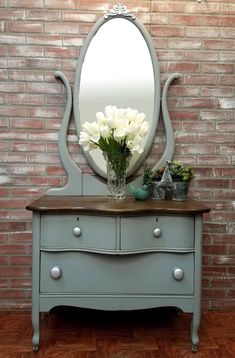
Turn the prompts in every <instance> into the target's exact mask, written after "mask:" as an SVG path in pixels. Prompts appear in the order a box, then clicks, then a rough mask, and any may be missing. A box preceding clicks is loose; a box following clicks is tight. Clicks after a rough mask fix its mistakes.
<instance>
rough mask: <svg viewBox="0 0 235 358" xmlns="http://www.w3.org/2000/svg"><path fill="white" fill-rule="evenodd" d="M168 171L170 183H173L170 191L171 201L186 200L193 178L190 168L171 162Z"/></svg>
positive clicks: (177, 161)
mask: <svg viewBox="0 0 235 358" xmlns="http://www.w3.org/2000/svg"><path fill="white" fill-rule="evenodd" d="M169 170H170V174H171V178H172V182H173V183H174V186H173V188H172V189H171V193H172V200H177V201H184V200H186V199H187V195H188V188H189V183H190V182H191V180H192V179H193V178H194V172H193V170H192V168H191V167H188V166H186V165H184V164H183V163H182V162H181V161H179V160H173V161H172V162H170V163H169Z"/></svg>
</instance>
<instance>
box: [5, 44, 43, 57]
mask: <svg viewBox="0 0 235 358" xmlns="http://www.w3.org/2000/svg"><path fill="white" fill-rule="evenodd" d="M9 56H22V57H43V56H44V50H43V47H42V46H41V47H40V46H11V47H10V48H9Z"/></svg>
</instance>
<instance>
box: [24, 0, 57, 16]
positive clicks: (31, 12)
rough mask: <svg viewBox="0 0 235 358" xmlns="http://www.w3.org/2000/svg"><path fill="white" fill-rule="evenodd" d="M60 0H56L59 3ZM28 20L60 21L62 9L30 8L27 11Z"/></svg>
mask: <svg viewBox="0 0 235 358" xmlns="http://www.w3.org/2000/svg"><path fill="white" fill-rule="evenodd" d="M57 2H58V1H56V4H57ZM26 16H27V19H28V20H38V21H59V20H61V11H58V10H48V9H47V10H28V11H27V13H26Z"/></svg>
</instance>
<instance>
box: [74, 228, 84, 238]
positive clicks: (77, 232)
mask: <svg viewBox="0 0 235 358" xmlns="http://www.w3.org/2000/svg"><path fill="white" fill-rule="evenodd" d="M73 234H74V236H76V237H78V236H80V235H81V234H82V230H81V229H80V227H75V228H74V229H73Z"/></svg>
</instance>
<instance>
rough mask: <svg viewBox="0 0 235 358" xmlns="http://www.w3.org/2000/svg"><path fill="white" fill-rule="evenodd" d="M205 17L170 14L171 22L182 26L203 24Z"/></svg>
mask: <svg viewBox="0 0 235 358" xmlns="http://www.w3.org/2000/svg"><path fill="white" fill-rule="evenodd" d="M202 21H203V18H202V17H201V16H193V15H192V14H190V15H188V14H184V15H178V14H177V15H174V14H170V15H169V23H170V24H172V25H180V26H202Z"/></svg>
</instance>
